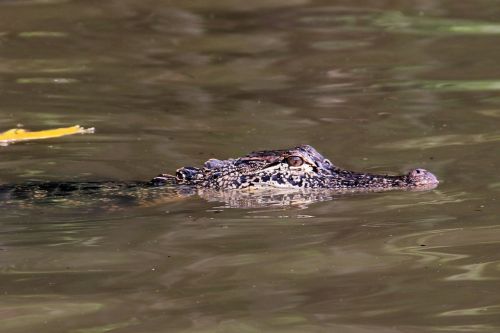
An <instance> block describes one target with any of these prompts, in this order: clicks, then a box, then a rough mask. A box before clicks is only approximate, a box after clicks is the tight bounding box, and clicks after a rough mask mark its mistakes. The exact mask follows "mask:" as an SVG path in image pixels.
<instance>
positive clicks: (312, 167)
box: [152, 145, 439, 191]
mask: <svg viewBox="0 0 500 333" xmlns="http://www.w3.org/2000/svg"><path fill="white" fill-rule="evenodd" d="M166 182H169V183H171V182H174V183H176V184H180V185H190V186H195V187H198V188H210V189H216V190H224V189H251V188H270V187H275V188H291V189H315V188H321V189H333V190H339V191H344V190H346V191H349V190H388V189H417V190H419V189H432V188H434V187H436V186H437V184H438V183H439V182H438V180H437V178H436V177H435V176H434V175H433V174H432V173H430V172H429V171H427V170H425V169H413V170H411V171H409V172H408V173H406V174H404V175H397V176H390V175H377V174H370V173H361V172H353V171H349V170H345V169H342V168H339V167H337V166H335V165H334V164H332V163H331V162H330V161H329V160H328V159H326V158H325V157H323V156H322V155H321V154H320V153H318V152H317V151H316V149H314V148H313V147H311V146H309V145H302V146H298V147H295V148H292V149H283V150H265V151H257V152H253V153H250V154H248V155H246V156H244V157H240V158H236V159H228V160H217V159H210V160H208V161H206V162H205V164H204V166H203V167H202V168H195V167H184V168H180V169H178V170H177V172H176V175H175V176H171V175H168V174H162V175H159V176H158V177H155V178H154V179H153V180H152V183H153V184H155V185H163V184H165V183H166Z"/></svg>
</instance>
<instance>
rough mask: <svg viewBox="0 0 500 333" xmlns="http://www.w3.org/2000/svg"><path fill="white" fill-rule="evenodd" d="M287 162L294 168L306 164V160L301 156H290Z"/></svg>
mask: <svg viewBox="0 0 500 333" xmlns="http://www.w3.org/2000/svg"><path fill="white" fill-rule="evenodd" d="M286 162H287V163H288V165H289V166H292V167H299V166H301V165H302V164H304V160H303V159H302V157H299V156H288V157H287V159H286Z"/></svg>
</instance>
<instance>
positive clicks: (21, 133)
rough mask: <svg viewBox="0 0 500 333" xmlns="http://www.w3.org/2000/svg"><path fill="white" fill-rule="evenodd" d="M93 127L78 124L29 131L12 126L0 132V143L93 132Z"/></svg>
mask: <svg viewBox="0 0 500 333" xmlns="http://www.w3.org/2000/svg"><path fill="white" fill-rule="evenodd" d="M94 131H95V129H94V128H93V127H91V128H83V127H81V126H80V125H75V126H71V127H62V128H55V129H50V130H43V131H29V130H25V129H22V128H13V129H10V130H7V131H5V132H3V133H0V145H7V144H9V143H12V142H18V141H26V140H39V139H49V138H57V137H60V136H65V135H71V134H78V133H80V134H83V133H94Z"/></svg>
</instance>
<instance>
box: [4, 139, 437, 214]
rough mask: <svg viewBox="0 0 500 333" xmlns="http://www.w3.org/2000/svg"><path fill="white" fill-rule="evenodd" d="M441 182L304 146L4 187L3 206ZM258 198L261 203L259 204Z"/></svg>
mask: <svg viewBox="0 0 500 333" xmlns="http://www.w3.org/2000/svg"><path fill="white" fill-rule="evenodd" d="M438 183H439V181H438V179H437V178H436V176H434V175H433V174H432V173H431V172H429V171H427V170H425V169H421V168H417V169H412V170H410V171H409V172H407V173H406V174H403V175H383V174H372V173H362V172H354V171H350V170H346V169H343V168H340V167H338V166H336V165H334V164H333V163H332V162H330V161H329V160H328V159H327V158H325V157H323V156H322V155H321V154H320V153H319V152H318V151H317V150H316V149H314V148H313V147H311V146H309V145H301V146H298V147H295V148H291V149H281V150H264V151H256V152H252V153H250V154H248V155H246V156H243V157H239V158H231V159H227V160H218V159H209V160H208V161H206V162H205V163H204V165H203V167H182V168H180V169H177V171H176V173H175V175H171V174H160V175H158V176H156V177H154V178H153V179H152V180H151V181H149V182H130V183H119V182H80V183H78V182H74V183H54V182H45V183H43V182H42V183H28V184H14V185H0V200H1V201H0V204H1V203H2V202H3V203H6V202H12V201H13V200H19V199H21V200H25V201H27V202H30V203H31V202H34V201H40V202H43V201H52V202H54V201H55V202H57V200H59V199H61V198H66V199H67V198H68V196H69V195H73V198H76V199H73V200H72V201H75V200H78V195H87V196H90V197H92V198H101V199H102V198H103V197H106V196H108V199H109V198H110V197H120V198H123V197H126V198H131V199H133V200H138V201H139V202H147V201H154V200H155V199H156V198H157V197H158V196H163V197H183V196H189V195H192V194H195V193H197V194H198V195H200V196H201V197H204V198H209V199H211V200H222V201H224V202H226V203H228V204H229V205H230V206H237V207H241V206H254V205H253V204H248V205H246V204H245V203H244V202H245V200H248V201H249V202H252V203H253V202H261V201H263V202H266V200H267V202H273V203H275V204H276V203H277V204H279V203H280V202H283V201H286V202H288V203H289V202H293V201H300V198H301V197H302V198H306V201H308V202H314V201H322V200H326V199H328V198H331V197H332V195H333V194H338V193H352V192H373V191H375V192H378V191H386V190H430V189H433V188H435V187H436V186H437V185H438ZM280 191H281V192H280ZM283 191H285V192H283ZM294 191H295V193H294ZM297 191H298V192H297ZM299 192H300V193H299ZM243 193H245V194H243ZM297 193H299V194H297ZM96 195H97V196H96ZM297 196H298V197H297ZM256 198H260V199H257V201H256ZM263 198H264V199H263ZM266 198H267V199H266ZM277 198H278V199H277ZM294 198H295V199H294ZM101 199H96V200H101Z"/></svg>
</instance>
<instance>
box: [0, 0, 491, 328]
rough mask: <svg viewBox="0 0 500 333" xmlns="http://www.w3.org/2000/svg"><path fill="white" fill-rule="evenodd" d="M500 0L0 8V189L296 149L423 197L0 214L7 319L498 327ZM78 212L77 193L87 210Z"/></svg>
mask: <svg viewBox="0 0 500 333" xmlns="http://www.w3.org/2000/svg"><path fill="white" fill-rule="evenodd" d="M499 16H500V2H497V1H482V0H481V1H474V2H472V1H469V2H464V1H419V2H406V1H392V2H376V1H326V0H323V1H320V0H318V1H314V0H286V1H285V0H265V1H264V0H256V1H240V0H236V1H225V0H206V1H185V0H170V1H167V0H165V1H159V0H157V1H155V0H146V1H131V0H119V1H118V0H109V1H69V0H67V1H64V0H59V1H58V0H26V1H22V0H19V1H14V0H10V1H9V0H6V1H0V87H1V89H0V101H1V102H0V130H4V129H8V128H12V127H14V126H16V124H23V125H24V126H26V127H27V128H31V129H43V128H50V127H62V126H68V125H73V124H80V125H83V126H86V127H90V126H94V127H96V130H97V131H96V134H92V135H85V136H73V137H67V138H61V139H54V140H49V141H39V142H32V143H21V144H13V145H10V146H7V147H0V156H1V157H0V182H1V183H23V182H28V181H34V180H47V181H95V180H120V181H133V180H148V179H150V178H151V177H153V176H155V175H156V174H158V173H159V172H165V171H173V170H175V168H177V167H180V166H184V165H201V164H202V163H203V162H204V161H205V160H207V159H208V158H210V157H217V158H227V157H235V156H241V155H243V154H246V153H248V152H250V151H252V150H258V149H274V148H284V147H291V146H295V145H298V144H302V143H308V144H311V145H313V146H314V147H316V148H317V149H318V150H319V151H320V152H321V153H323V154H324V155H325V156H326V157H328V158H330V159H331V160H332V161H333V163H335V164H337V165H339V166H342V167H346V168H350V169H352V170H359V171H369V172H394V173H400V172H404V171H406V170H408V169H410V168H412V167H424V168H426V169H428V170H430V171H432V172H433V173H435V174H436V175H437V176H438V177H439V178H440V180H441V184H440V186H439V187H438V188H437V189H435V190H433V191H427V192H386V193H378V194H376V193H375V194H374V193H370V194H361V195H353V196H340V197H336V198H334V199H333V200H326V201H321V202H316V203H312V204H309V205H302V206H301V205H292V206H286V207H274V208H269V207H267V208H265V207H262V208H248V209H242V208H230V207H227V205H225V204H224V203H222V202H217V201H210V200H206V199H205V198H201V197H196V196H192V197H189V198H185V199H182V200H170V201H166V202H163V203H156V204H155V205H145V206H136V205H126V204H124V205H122V206H120V207H118V208H119V209H115V208H116V207H110V205H106V203H104V202H103V203H102V205H101V206H100V207H101V209H97V210H94V209H83V208H75V207H76V206H77V205H75V203H74V202H69V201H65V200H62V201H61V202H59V203H57V202H56V203H53V204H50V205H45V206H44V205H41V206H39V207H35V208H33V207H31V206H30V205H25V206H22V205H21V206H19V207H17V208H15V207H11V208H8V209H6V208H3V209H1V211H0V295H1V296H0V332H2V333H3V332H6V333H7V332H8V333H11V332H12V333H18V332H37V333H44V332H47V333H48V332H50V333H54V332H69V333H97V332H99V333H100V332H117V333H118V332H119V333H122V332H123V333H126V332H148V333H154V332H342V333H343V332H347V333H351V332H356V333H357V332H361V333H362V332H371V333H372V332H375V333H397V332H499V331H500V294H499V293H498V289H499V287H500V281H499V280H500V225H499V223H498V222H499V221H498V215H499V212H500V210H499V208H498V200H497V198H498V194H499V191H500V178H499V176H498V165H499V163H500V154H498V151H499V148H500V147H499V141H500V130H499V128H500V127H499V124H500V94H499V90H500V66H498V59H500V43H499V42H498V40H499V38H500V24H499V23H498V17H499ZM76 201H77V202H78V200H76Z"/></svg>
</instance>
